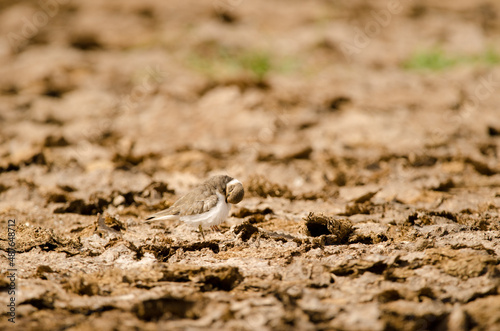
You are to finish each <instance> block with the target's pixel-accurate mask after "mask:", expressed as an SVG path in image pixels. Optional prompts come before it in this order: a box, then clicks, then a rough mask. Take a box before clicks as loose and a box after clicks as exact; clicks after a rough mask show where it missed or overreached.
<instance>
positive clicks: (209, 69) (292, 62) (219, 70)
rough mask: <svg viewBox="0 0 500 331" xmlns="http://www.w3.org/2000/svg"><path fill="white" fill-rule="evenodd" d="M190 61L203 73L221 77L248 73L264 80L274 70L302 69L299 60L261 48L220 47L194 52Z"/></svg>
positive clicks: (247, 74)
mask: <svg viewBox="0 0 500 331" xmlns="http://www.w3.org/2000/svg"><path fill="white" fill-rule="evenodd" d="M187 64H188V65H189V66H190V67H191V68H193V69H194V70H197V71H199V72H202V73H203V74H205V75H207V76H209V77H211V78H214V79H217V78H227V77H234V76H241V75H246V76H250V77H251V78H253V79H255V80H256V81H263V80H265V78H266V77H267V75H268V74H269V73H270V72H280V73H287V72H293V71H295V70H296V69H297V68H298V60H296V59H292V58H286V59H282V58H278V57H277V56H274V55H272V54H270V53H269V52H267V51H263V50H257V49H228V48H224V47H217V48H216V49H211V50H210V51H208V52H206V51H205V52H196V51H195V52H193V53H192V54H190V56H188V57H187Z"/></svg>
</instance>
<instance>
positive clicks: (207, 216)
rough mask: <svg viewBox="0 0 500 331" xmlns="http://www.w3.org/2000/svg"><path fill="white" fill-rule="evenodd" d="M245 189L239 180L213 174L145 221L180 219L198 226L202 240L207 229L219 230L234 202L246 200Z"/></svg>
mask: <svg viewBox="0 0 500 331" xmlns="http://www.w3.org/2000/svg"><path fill="white" fill-rule="evenodd" d="M244 195H245V191H244V189H243V185H242V184H241V182H240V181H239V180H237V179H234V178H232V177H229V176H224V175H222V176H214V177H211V178H209V179H208V180H206V181H205V182H203V183H202V184H200V185H198V186H196V187H195V188H194V189H193V190H191V191H190V192H188V193H187V194H185V195H184V196H182V197H181V198H180V199H179V200H177V201H176V202H175V203H174V204H173V205H172V206H171V207H170V208H168V209H165V210H162V211H160V212H158V213H156V214H154V215H151V216H149V217H148V218H147V219H146V221H148V222H152V221H159V220H181V221H183V222H185V223H187V224H190V225H192V226H198V229H199V230H200V233H201V235H202V236H203V239H205V235H204V234H203V229H204V228H208V227H210V228H212V229H214V230H218V227H217V226H218V225H219V224H220V223H222V222H224V221H225V220H226V219H227V216H228V215H229V210H230V209H231V204H237V203H238V202H240V201H241V200H243V196H244Z"/></svg>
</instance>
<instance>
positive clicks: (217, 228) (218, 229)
mask: <svg viewBox="0 0 500 331" xmlns="http://www.w3.org/2000/svg"><path fill="white" fill-rule="evenodd" d="M210 229H212V231H217V232H220V228H219V227H218V226H217V225H212V226H211V227H210Z"/></svg>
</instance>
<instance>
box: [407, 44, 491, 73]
mask: <svg viewBox="0 0 500 331" xmlns="http://www.w3.org/2000/svg"><path fill="white" fill-rule="evenodd" d="M497 64H500V54H499V53H498V52H497V51H495V50H494V49H492V48H490V49H487V50H486V51H484V52H483V53H480V54H474V55H465V54H448V53H446V52H445V51H443V50H442V49H440V48H434V49H429V50H423V51H417V52H415V53H414V54H413V55H411V56H410V57H409V58H408V59H407V60H406V61H403V63H402V67H403V69H406V70H430V71H441V70H446V69H449V68H453V67H456V66H458V65H485V66H493V65H497Z"/></svg>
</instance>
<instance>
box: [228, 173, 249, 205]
mask: <svg viewBox="0 0 500 331" xmlns="http://www.w3.org/2000/svg"><path fill="white" fill-rule="evenodd" d="M244 195H245V190H244V189H243V185H242V184H241V182H240V181H239V180H237V179H233V180H231V181H230V182H229V183H227V185H226V201H227V202H229V203H232V204H237V203H238V202H240V201H241V200H243V196H244Z"/></svg>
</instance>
